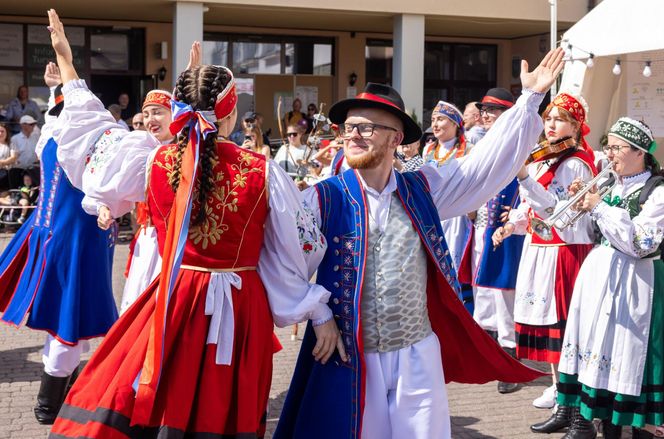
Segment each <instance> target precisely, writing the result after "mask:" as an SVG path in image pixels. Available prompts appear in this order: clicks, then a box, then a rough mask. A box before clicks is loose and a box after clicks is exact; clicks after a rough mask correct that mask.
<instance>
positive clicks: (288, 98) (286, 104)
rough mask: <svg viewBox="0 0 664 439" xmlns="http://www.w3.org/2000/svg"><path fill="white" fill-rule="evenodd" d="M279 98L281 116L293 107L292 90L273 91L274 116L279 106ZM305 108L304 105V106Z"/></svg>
mask: <svg viewBox="0 0 664 439" xmlns="http://www.w3.org/2000/svg"><path fill="white" fill-rule="evenodd" d="M279 98H281V117H284V115H285V114H286V113H288V112H289V111H291V110H292V109H293V92H290V91H275V92H274V113H273V114H274V117H275V119H276V117H277V114H278V113H277V107H278V106H279ZM305 108H306V107H305Z"/></svg>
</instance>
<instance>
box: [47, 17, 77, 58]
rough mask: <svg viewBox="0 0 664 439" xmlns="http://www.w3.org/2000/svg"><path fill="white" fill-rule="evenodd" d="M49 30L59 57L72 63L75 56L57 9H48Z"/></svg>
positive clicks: (52, 43)
mask: <svg viewBox="0 0 664 439" xmlns="http://www.w3.org/2000/svg"><path fill="white" fill-rule="evenodd" d="M48 30H49V32H51V45H52V46H53V50H55V54H56V55H57V56H58V58H62V59H63V60H64V61H67V62H69V63H72V62H73V59H74V57H73V55H72V53H71V46H70V45H69V41H67V37H66V36H65V27H64V25H63V24H62V21H60V17H58V13H57V12H55V9H49V10H48Z"/></svg>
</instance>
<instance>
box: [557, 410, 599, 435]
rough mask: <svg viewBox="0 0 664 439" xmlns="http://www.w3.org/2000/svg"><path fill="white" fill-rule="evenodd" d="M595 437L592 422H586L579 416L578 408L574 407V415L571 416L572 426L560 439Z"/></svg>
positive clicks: (595, 431)
mask: <svg viewBox="0 0 664 439" xmlns="http://www.w3.org/2000/svg"><path fill="white" fill-rule="evenodd" d="M596 437H597V429H596V428H595V424H593V423H592V421H589V420H587V419H586V418H584V417H583V416H581V412H579V409H578V407H574V415H573V416H572V425H570V427H569V430H567V433H566V434H565V436H563V437H562V439H595V438H596Z"/></svg>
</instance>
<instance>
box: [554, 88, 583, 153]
mask: <svg viewBox="0 0 664 439" xmlns="http://www.w3.org/2000/svg"><path fill="white" fill-rule="evenodd" d="M553 107H558V108H562V109H563V110H565V111H567V112H568V113H569V114H571V115H572V117H573V118H574V120H576V121H577V122H579V126H580V129H581V147H582V148H583V150H584V151H585V152H586V153H587V154H589V155H590V157H591V158H592V159H593V161H594V160H595V153H594V152H593V149H592V148H591V147H590V145H588V142H587V141H586V136H587V135H588V134H589V133H590V127H589V126H588V125H587V124H586V117H587V108H588V104H586V101H585V100H584V99H583V98H582V97H581V96H579V97H575V96H572V95H571V94H568V93H560V94H558V95H557V96H556V97H555V98H553V101H551V103H550V104H549V105H548V106H547V107H546V112H547V113H548V112H549V111H551V108H553Z"/></svg>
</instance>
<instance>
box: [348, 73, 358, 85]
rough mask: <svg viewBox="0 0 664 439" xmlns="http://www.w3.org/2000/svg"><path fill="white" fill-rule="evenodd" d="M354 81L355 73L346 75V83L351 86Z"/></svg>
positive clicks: (355, 79) (355, 80)
mask: <svg viewBox="0 0 664 439" xmlns="http://www.w3.org/2000/svg"><path fill="white" fill-rule="evenodd" d="M356 82H357V75H356V74H355V72H353V73H351V74H350V75H348V85H350V86H351V87H352V86H354V85H355V83H356Z"/></svg>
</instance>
